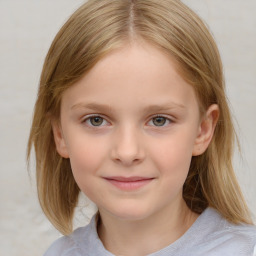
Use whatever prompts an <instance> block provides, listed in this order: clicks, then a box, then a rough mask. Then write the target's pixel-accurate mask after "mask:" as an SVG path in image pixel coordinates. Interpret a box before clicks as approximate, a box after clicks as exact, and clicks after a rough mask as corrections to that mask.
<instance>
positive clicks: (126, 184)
mask: <svg viewBox="0 0 256 256" xmlns="http://www.w3.org/2000/svg"><path fill="white" fill-rule="evenodd" d="M104 179H105V180H106V181H108V182H109V183H110V184H112V185H114V186H115V187H117V188H118V189H121V190H127V191H129V190H137V189H139V188H142V187H144V186H146V185H147V184H149V183H150V182H151V181H152V180H154V178H148V177H138V176H136V177H135V176H133V177H121V176H120V177H117V176H115V177H105V178H104Z"/></svg>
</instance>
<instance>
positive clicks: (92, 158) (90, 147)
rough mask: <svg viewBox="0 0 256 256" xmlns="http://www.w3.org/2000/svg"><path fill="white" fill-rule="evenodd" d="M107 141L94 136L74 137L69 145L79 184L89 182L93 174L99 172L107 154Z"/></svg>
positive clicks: (73, 168) (73, 170)
mask: <svg viewBox="0 0 256 256" xmlns="http://www.w3.org/2000/svg"><path fill="white" fill-rule="evenodd" d="M104 145H107V144H106V143H102V142H101V143H98V141H97V140H95V139H92V138H88V137H87V138H81V137H79V139H78V140H75V139H73V141H72V144H70V145H69V156H70V163H71V167H72V172H73V175H74V177H75V180H76V182H77V183H78V185H80V184H81V186H83V183H88V180H89V179H90V175H91V174H95V173H97V170H99V169H100V166H101V165H102V163H103V161H104V158H105V156H106V146H104Z"/></svg>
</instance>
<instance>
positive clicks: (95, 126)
mask: <svg viewBox="0 0 256 256" xmlns="http://www.w3.org/2000/svg"><path fill="white" fill-rule="evenodd" d="M95 117H98V118H102V119H103V122H108V121H106V119H105V118H104V117H103V116H102V115H98V114H95V115H90V116H86V117H85V118H84V119H83V120H82V123H86V124H87V125H88V126H89V127H90V128H100V127H102V126H104V125H102V124H100V125H99V126H97V125H92V124H88V123H87V121H88V122H90V120H91V119H92V118H95ZM156 118H164V120H165V122H164V125H162V126H157V125H152V126H154V127H165V126H166V122H168V124H167V125H169V124H170V123H173V120H171V119H170V118H168V117H165V116H163V115H159V114H158V115H155V116H153V117H151V119H150V121H152V122H153V120H154V119H156ZM150 121H149V122H150Z"/></svg>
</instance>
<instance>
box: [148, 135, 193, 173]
mask: <svg viewBox="0 0 256 256" xmlns="http://www.w3.org/2000/svg"><path fill="white" fill-rule="evenodd" d="M192 138H193V136H191V134H186V133H182V132H180V133H177V134H175V136H170V137H169V138H164V139H161V140H158V143H157V144H155V146H154V147H151V148H152V151H151V155H152V159H153V161H154V163H155V164H156V165H157V168H158V169H159V170H160V171H161V172H164V173H165V174H166V175H170V176H172V177H173V178H176V177H177V178H178V177H181V178H184V177H185V178H186V176H187V173H188V170H189V166H190V162H191V158H192V150H193V145H194V144H193V139H192Z"/></svg>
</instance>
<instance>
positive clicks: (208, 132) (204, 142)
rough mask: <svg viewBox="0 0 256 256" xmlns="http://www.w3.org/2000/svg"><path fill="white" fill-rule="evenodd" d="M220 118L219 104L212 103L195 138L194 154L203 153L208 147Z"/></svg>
mask: <svg viewBox="0 0 256 256" xmlns="http://www.w3.org/2000/svg"><path fill="white" fill-rule="evenodd" d="M218 119H219V107H218V105H217V104H213V105H211V106H210V107H209V108H208V109H207V111H206V113H205V115H204V116H203V118H202V120H201V123H200V125H199V130H198V135H197V137H196V140H195V145H194V149H193V153H192V154H193V156H198V155H201V154H203V153H204V152H205V151H206V149H207V148H208V146H209V144H210V142H211V140H212V137H213V134H214V130H215V127H216V124H217V122H218Z"/></svg>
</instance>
